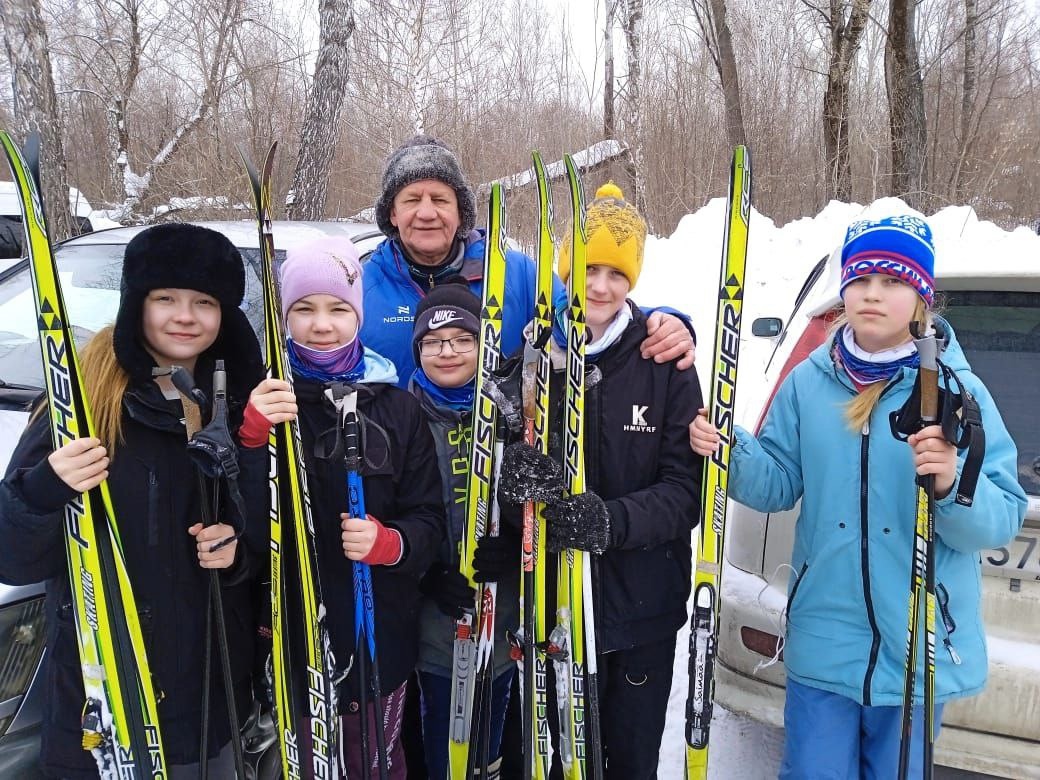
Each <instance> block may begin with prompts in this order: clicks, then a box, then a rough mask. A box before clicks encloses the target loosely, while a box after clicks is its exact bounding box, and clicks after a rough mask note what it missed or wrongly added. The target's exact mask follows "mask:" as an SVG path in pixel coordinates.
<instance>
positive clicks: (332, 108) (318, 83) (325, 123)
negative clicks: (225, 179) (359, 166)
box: [289, 0, 354, 219]
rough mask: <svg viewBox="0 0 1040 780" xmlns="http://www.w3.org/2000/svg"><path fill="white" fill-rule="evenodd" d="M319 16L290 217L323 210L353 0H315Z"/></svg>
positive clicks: (346, 62) (315, 215) (318, 214)
mask: <svg viewBox="0 0 1040 780" xmlns="http://www.w3.org/2000/svg"><path fill="white" fill-rule="evenodd" d="M319 17H320V25H321V34H320V43H319V48H318V59H317V62H316V63H315V65H314V83H313V84H311V89H310V94H309V95H308V96H307V114H306V117H305V119H304V122H303V130H302V132H301V133H300V156H299V159H298V160H297V162H296V171H295V173H294V174H293V185H292V201H291V203H290V205H289V217H290V219H321V218H322V217H323V216H324V214H325V200H326V196H327V193H328V185H329V174H330V171H331V169H332V158H333V156H334V155H335V152H336V136H337V133H338V132H339V117H340V112H341V111H342V109H343V98H344V96H345V95H346V91H347V67H348V65H349V59H348V54H349V52H348V45H349V42H350V36H351V35H352V34H353V33H354V2H353V0H320V3H319Z"/></svg>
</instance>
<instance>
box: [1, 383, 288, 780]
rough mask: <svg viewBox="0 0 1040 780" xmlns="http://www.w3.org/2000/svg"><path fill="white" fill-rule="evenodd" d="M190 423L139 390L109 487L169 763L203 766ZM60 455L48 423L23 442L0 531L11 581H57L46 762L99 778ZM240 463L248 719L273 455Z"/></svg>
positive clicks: (213, 736)
mask: <svg viewBox="0 0 1040 780" xmlns="http://www.w3.org/2000/svg"><path fill="white" fill-rule="evenodd" d="M201 384H205V383H203V382H200V385H201ZM182 416H183V412H182V410H181V405H180V401H179V400H178V401H169V400H167V399H165V398H163V396H162V393H161V391H160V390H159V388H158V386H157V385H155V384H154V383H152V382H148V383H147V385H144V386H131V388H130V389H129V390H128V391H127V393H126V394H125V396H124V398H123V421H122V426H123V433H124V436H125V443H124V444H122V445H121V446H120V447H118V448H117V449H116V451H115V457H114V459H113V460H112V464H111V466H110V469H109V478H108V485H109V488H110V490H111V496H112V503H113V507H114V509H115V513H116V516H117V522H118V523H119V532H120V537H121V539H122V544H123V551H124V555H125V559H126V565H127V570H128V573H129V576H130V582H131V584H132V586H133V588H134V595H135V598H136V601H137V606H138V611H139V615H140V620H141V629H142V632H143V634H144V636H145V645H146V650H147V653H148V659H149V664H150V666H151V670H152V674H153V682H154V684H155V687H156V695H157V696H160V695H161V697H162V699H161V701H160V702H159V719H160V724H161V728H162V734H163V742H164V748H165V756H166V761H167V764H168V765H169V764H186V763H191V762H194V761H197V760H198V752H199V743H200V728H201V726H200V724H201V720H202V674H201V671H200V670H201V669H202V668H203V657H204V656H203V653H204V642H203V639H202V638H203V637H204V636H205V624H206V612H207V603H208V601H207V599H208V584H209V579H210V577H209V572H208V571H207V570H205V569H202V568H201V567H200V566H199V565H198V559H197V553H196V543H195V540H194V538H193V537H191V536H190V535H189V534H188V532H187V529H188V528H189V527H190V526H192V525H194V524H195V523H197V522H199V521H200V520H201V518H202V515H201V511H200V506H201V505H200V500H199V497H200V494H199V489H198V487H197V475H196V470H195V466H194V465H193V464H192V463H191V462H190V460H189V458H188V455H187V451H186V447H185V443H186V436H185V430H184V425H183V423H182V421H181V418H182ZM51 451H52V446H51V436H50V431H49V427H48V424H47V416H46V415H45V414H42V415H39V416H37V417H36V418H35V419H34V420H33V421H32V423H31V424H30V425H29V427H28V429H27V430H26V431H25V433H24V434H23V436H22V439H21V441H20V442H19V443H18V446H17V448H16V449H15V452H14V454H13V455H12V458H11V461H10V464H9V465H8V469H7V474H6V475H5V477H4V481H3V483H2V484H0V533H2V534H3V538H4V539H5V540H7V541H6V542H5V544H4V545H2V546H0V580H2V581H3V582H6V583H9V584H29V583H34V582H38V581H40V580H42V579H46V580H47V600H46V616H47V655H46V660H45V664H44V671H43V678H42V682H43V685H44V723H43V735H42V743H43V744H42V751H41V752H42V765H43V768H44V770H45V771H47V772H48V773H51V774H54V775H57V776H61V777H68V778H90V777H96V776H97V770H96V767H95V763H94V760H93V758H91V756H90V754H89V753H88V752H86V751H84V750H83V749H82V748H81V747H80V740H81V730H80V716H81V711H82V708H83V701H84V692H83V681H82V676H81V671H80V661H79V652H78V649H77V645H76V638H75V626H74V614H73V607H72V599H71V593H70V586H69V577H68V570H67V564H66V553H65V541H64V530H63V507H64V505H65V504H66V503H67V502H68V501H69V500H71V499H72V498H73V497H74V495H75V493H74V491H73V490H72V489H71V488H69V487H68V486H67V485H66V484H65V483H64V482H62V481H61V480H60V479H59V478H58V476H57V475H56V474H55V473H54V471H53V469H52V468H51V467H50V463H49V462H48V461H47V456H48V455H49V454H50V452H51ZM239 465H240V467H241V470H242V471H241V474H240V476H239V484H240V488H241V490H242V494H243V496H244V497H245V501H246V513H247V516H248V519H247V521H246V535H245V537H243V540H242V541H240V543H239V545H238V553H237V556H236V561H235V564H234V565H233V566H232V568H230V569H228V570H227V571H226V572H224V573H223V574H222V584H223V586H224V588H223V604H224V613H225V619H226V623H227V628H228V636H229V640H230V646H231V657H232V666H233V672H234V677H235V693H236V698H237V701H238V709H239V712H240V713H241V714H242V715H243V716H244V713H245V712H247V711H248V704H249V700H250V679H249V676H250V666H251V661H252V657H253V642H254V636H255V630H254V628H253V615H252V607H251V604H250V598H249V588H250V579H251V577H252V576H253V574H254V573H255V572H256V571H257V570H258V568H259V567H260V566H262V565H263V564H262V561H263V560H265V559H266V558H265V556H266V548H267V533H266V530H267V526H266V523H265V522H264V521H265V520H266V518H267V476H266V472H267V453H266V451H265V450H263V449H258V450H245V449H243V450H240V453H239ZM232 512H233V510H231V509H230V508H229V507H228V508H227V509H226V510H225V512H224V513H222V519H224V521H225V522H231V523H232V524H234V525H238V524H239V522H241V520H240V519H239V518H238V517H237V515H235V514H232ZM212 662H213V663H212V667H211V668H212V670H213V671H212V675H211V677H212V685H213V687H212V693H211V696H210V707H211V712H210V721H209V722H210V741H209V744H210V746H211V753H213V754H215V752H216V750H217V749H218V748H219V747H220V746H221V745H225V744H227V742H228V740H229V738H230V729H229V725H228V717H227V711H226V707H225V702H224V693H223V688H222V678H221V674H220V667H219V663H218V657H217V654H216V652H215V651H214V653H213V658H212Z"/></svg>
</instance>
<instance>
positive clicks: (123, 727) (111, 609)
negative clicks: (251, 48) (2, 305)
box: [0, 132, 166, 780]
mask: <svg viewBox="0 0 1040 780" xmlns="http://www.w3.org/2000/svg"><path fill="white" fill-rule="evenodd" d="M0 143H2V145H3V147H4V153H5V155H6V157H7V162H8V165H9V166H10V168H11V176H12V178H13V179H14V183H15V187H16V188H17V190H18V199H19V204H20V206H21V212H22V225H23V227H24V230H25V246H26V249H27V251H28V254H29V265H30V268H31V276H32V288H33V297H34V300H35V303H36V321H37V326H38V328H39V332H40V349H41V351H42V355H43V364H44V366H45V368H46V370H45V371H44V375H45V377H46V385H47V404H48V409H49V414H48V417H49V419H50V427H51V437H52V439H53V443H54V447H55V449H57V448H58V447H61V446H63V445H65V444H67V443H68V442H70V441H72V440H74V439H79V438H85V437H90V436H94V423H93V418H92V415H91V411H90V405H89V404H88V402H87V395H86V392H85V388H84V387H83V377H82V373H81V371H80V363H79V357H78V354H77V351H76V343H75V341H74V340H73V336H72V327H71V323H70V322H69V319H68V312H67V310H66V308H65V301H64V298H63V297H62V292H61V283H60V281H59V278H58V266H57V264H56V262H55V260H54V255H53V253H52V251H51V245H50V240H49V238H48V235H47V223H46V219H45V216H44V209H43V200H42V197H41V194H40V193H41V189H40V177H39V136H38V135H37V134H32V135H30V136H29V139H28V143H27V145H26V156H25V157H23V156H22V154H21V152H20V151H19V149H18V147H17V146H16V145H15V143H14V141H13V140H12V139H11V137H10V135H8V134H7V133H6V132H0ZM26 158H28V160H29V162H28V163H27V162H26ZM61 205H62V206H64V205H65V204H61ZM64 514H65V549H66V558H67V561H68V567H69V583H70V587H71V590H72V601H73V614H74V617H75V622H76V637H77V642H78V644H79V657H80V667H81V669H82V673H83V688H84V693H85V695H86V701H85V702H84V707H83V720H82V728H83V747H84V749H86V750H90V752H91V754H92V755H93V757H94V759H95V761H96V762H97V766H98V773H99V774H100V776H101V777H102V778H106V779H107V778H120V780H122V779H123V778H164V777H166V765H165V759H164V757H163V749H162V738H161V733H160V729H159V716H158V702H157V699H156V696H155V691H154V689H153V687H152V675H151V671H150V668H149V665H148V658H147V656H146V654H145V644H144V637H143V636H142V634H141V626H140V623H139V619H138V613H137V605H136V602H135V600H134V594H133V590H132V588H131V585H130V579H129V577H128V575H127V571H126V563H125V560H124V556H123V546H122V542H121V541H120V537H119V527H118V524H117V522H116V515H115V511H114V509H113V506H112V499H111V495H110V494H109V490H108V483H107V482H102V483H101V484H100V485H98V486H97V487H96V488H93V489H92V490H90V491H88V492H87V493H84V494H81V495H78V496H76V498H75V499H73V500H72V501H70V502H69V503H68V504H66V506H65V511H64Z"/></svg>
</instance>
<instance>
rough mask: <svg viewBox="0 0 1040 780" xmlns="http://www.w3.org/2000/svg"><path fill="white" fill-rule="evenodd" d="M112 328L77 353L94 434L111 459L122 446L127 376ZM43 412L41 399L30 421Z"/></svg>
mask: <svg viewBox="0 0 1040 780" xmlns="http://www.w3.org/2000/svg"><path fill="white" fill-rule="evenodd" d="M114 333H115V326H113V325H109V326H107V327H105V328H102V329H101V330H99V331H98V332H97V333H96V334H95V335H94V338H92V339H91V340H90V341H89V342H87V345H86V346H85V347H83V349H82V350H81V351H80V353H79V360H80V371H81V373H82V376H83V389H84V392H85V393H86V396H87V401H88V403H89V404H90V411H91V414H92V415H93V418H94V435H95V436H97V437H98V439H100V440H101V445H102V446H103V447H104V448H105V449H106V450H108V457H109V458H114V456H115V449H116V446H117V445H119V444H122V443H123V395H124V394H125V393H126V389H127V387H129V385H130V377H129V375H128V374H127V373H126V371H124V370H123V367H122V366H121V365H119V361H118V360H116V351H115V346H114V344H113V335H114ZM46 411H47V400H46V398H45V399H43V401H41V402H40V403H38V404H37V405H36V407H35V408H34V409H33V410H32V414H31V415H30V418H29V419H30V422H31V421H32V420H35V419H36V418H37V417H39V416H40V415H41V414H45V413H46Z"/></svg>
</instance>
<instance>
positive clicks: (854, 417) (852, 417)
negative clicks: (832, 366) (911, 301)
mask: <svg viewBox="0 0 1040 780" xmlns="http://www.w3.org/2000/svg"><path fill="white" fill-rule="evenodd" d="M933 315H934V312H933V311H932V310H931V309H929V308H928V304H926V303H925V302H924V299H923V298H920V297H919V298H918V299H917V303H916V304H915V306H914V316H913V317H912V318H911V322H924V323H925V324H926V325H931V323H932V317H933ZM848 321H849V318H848V315H847V314H845V312H844V311H843V312H842V313H841V314H840V315H839V316H838V317H837V318H836V319H835V320H834V324H833V325H832V326H831V334H836V333H837V332H838V331H839V330H840V329H841V328H842V326H843V325H846V324H848ZM909 335H910V331H909V329H907V336H909ZM887 386H888V383H887V382H873V383H871V384H869V385H867V386H866V387H865V388H863V389H862V390H860V391H859V392H858V393H857V394H856V397H855V398H853V399H852V400H851V401H849V402H848V403H847V404H845V422H846V423H848V426H849V430H851V431H854V432H856V433H859V432H860V431H862V430H863V428H864V426H865V425H866V424H867V421H868V420H870V415H871V414H873V412H874V408H875V407H876V406H877V405H878V401H880V400H881V394H882V393H883V392H885V387H887Z"/></svg>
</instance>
